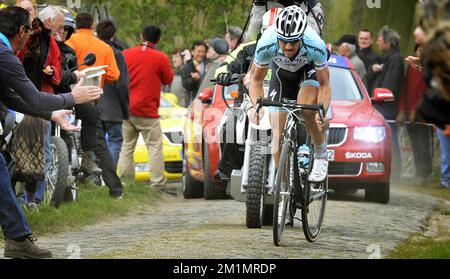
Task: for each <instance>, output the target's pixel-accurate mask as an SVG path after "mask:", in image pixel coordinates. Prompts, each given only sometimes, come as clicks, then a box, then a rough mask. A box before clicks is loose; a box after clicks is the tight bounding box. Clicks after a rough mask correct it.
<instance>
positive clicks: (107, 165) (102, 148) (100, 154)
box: [94, 117, 123, 197]
mask: <svg viewBox="0 0 450 279" xmlns="http://www.w3.org/2000/svg"><path fill="white" fill-rule="evenodd" d="M94 153H95V156H96V157H97V159H98V160H100V163H99V167H100V168H101V169H102V177H103V180H104V181H105V184H106V186H108V188H109V195H110V196H111V197H119V196H121V195H122V193H123V192H122V191H123V187H122V182H121V181H120V179H119V177H118V176H117V172H116V170H117V167H116V164H115V163H114V160H113V158H112V155H111V152H109V150H108V146H107V145H106V140H105V127H104V126H103V121H102V120H100V117H97V146H96V148H95V151H94Z"/></svg>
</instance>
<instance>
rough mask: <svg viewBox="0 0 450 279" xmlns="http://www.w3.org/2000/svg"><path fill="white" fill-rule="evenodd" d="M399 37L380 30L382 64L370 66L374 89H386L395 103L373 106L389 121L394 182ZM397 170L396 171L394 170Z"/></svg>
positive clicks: (400, 65)
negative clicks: (391, 94) (374, 76)
mask: <svg viewBox="0 0 450 279" xmlns="http://www.w3.org/2000/svg"><path fill="white" fill-rule="evenodd" d="M399 44H400V35H399V34H398V33H397V32H395V31H394V30H392V29H390V28H389V27H387V26H384V27H382V28H381V30H380V32H379V34H378V39H377V45H378V48H379V49H380V51H381V52H382V53H383V57H382V61H383V62H382V63H383V64H375V65H373V66H372V70H373V72H374V73H377V79H376V80H375V83H374V88H387V89H390V90H391V91H392V93H394V97H395V101H394V102H390V103H382V104H374V106H375V107H376V108H377V109H378V111H380V112H381V114H383V116H384V118H386V120H390V122H389V125H390V126H391V130H392V167H393V171H392V175H391V177H392V178H393V179H394V180H397V179H399V178H400V173H401V160H400V148H399V145H398V134H397V125H396V123H395V121H394V122H392V120H395V119H396V117H397V114H398V103H399V101H398V100H399V97H400V92H401V90H402V86H403V80H404V62H403V58H402V56H401V54H400V49H399ZM397 167H398V168H399V169H396V168H397Z"/></svg>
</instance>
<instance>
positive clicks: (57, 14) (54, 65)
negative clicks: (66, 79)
mask: <svg viewBox="0 0 450 279" xmlns="http://www.w3.org/2000/svg"><path fill="white" fill-rule="evenodd" d="M20 4H21V5H23V6H26V7H28V8H29V9H28V10H33V5H32V3H31V2H29V1H22V2H20ZM28 4H29V5H28ZM30 18H33V16H31V17H30ZM32 22H33V23H32V26H33V32H34V33H33V35H32V36H31V37H30V39H29V40H28V41H27V44H26V45H25V48H24V49H23V50H20V51H19V52H18V53H17V56H18V57H19V59H20V60H21V61H22V64H23V66H24V68H25V71H26V73H27V76H28V77H29V78H30V80H31V81H32V82H33V83H34V85H35V86H36V87H37V88H38V89H39V90H41V91H43V92H47V93H54V92H55V89H54V87H55V86H57V85H59V83H60V82H61V53H60V51H59V48H58V45H57V43H56V41H55V39H54V37H53V35H54V34H56V32H58V31H61V30H63V28H64V14H63V13H62V10H61V9H59V8H57V7H56V6H52V5H50V6H47V7H45V8H44V9H43V10H42V11H41V12H40V14H39V17H38V18H35V19H34V20H33V21H32ZM66 92H67V91H66ZM41 121H42V120H41V119H38V118H34V119H30V120H29V121H26V122H24V125H29V128H30V129H35V130H36V129H38V127H41V123H39V122H41ZM23 128H25V127H23ZM36 133H37V134H40V132H39V131H37V130H36ZM42 133H43V138H44V141H43V142H44V146H43V147H44V148H45V173H46V174H47V173H48V170H49V168H50V164H51V160H52V153H51V147H50V138H51V122H48V123H46V125H45V127H44V130H43V131H42ZM22 135H26V133H25V134H23V133H22ZM39 137H40V135H39ZM36 142H39V141H36ZM47 179H48V177H45V179H44V180H42V181H37V183H35V182H33V180H34V179H30V178H26V179H25V180H26V182H27V183H25V189H26V192H25V193H26V197H27V199H26V205H27V206H29V207H31V208H34V207H35V201H36V202H37V203H39V202H40V201H42V200H43V198H44V192H45V184H46V180H47ZM22 180H23V179H21V181H22ZM35 193H36V194H37V195H35Z"/></svg>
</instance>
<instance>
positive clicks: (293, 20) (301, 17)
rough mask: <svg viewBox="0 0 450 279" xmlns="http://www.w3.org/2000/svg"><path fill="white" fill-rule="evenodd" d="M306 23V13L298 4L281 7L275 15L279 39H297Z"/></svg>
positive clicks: (303, 30)
mask: <svg viewBox="0 0 450 279" xmlns="http://www.w3.org/2000/svg"><path fill="white" fill-rule="evenodd" d="M307 25H308V17H307V16H306V13H305V12H304V11H303V10H302V9H301V8H300V7H298V6H296V5H292V6H289V7H287V8H285V9H283V10H282V11H281V12H280V14H279V15H278V17H277V21H276V28H277V35H278V38H279V39H283V40H287V41H289V40H299V39H301V37H302V36H303V33H304V32H305V30H306V26H307Z"/></svg>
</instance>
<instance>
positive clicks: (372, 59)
mask: <svg viewBox="0 0 450 279" xmlns="http://www.w3.org/2000/svg"><path fill="white" fill-rule="evenodd" d="M356 54H357V55H358V56H359V58H361V60H362V61H363V62H364V66H365V67H366V71H367V91H369V94H370V95H372V90H373V88H374V87H373V83H374V82H375V79H376V77H377V75H376V74H375V73H374V72H373V71H372V66H373V65H374V64H381V56H380V55H379V54H378V53H376V52H375V51H373V49H372V47H369V48H363V49H357V50H356Z"/></svg>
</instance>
